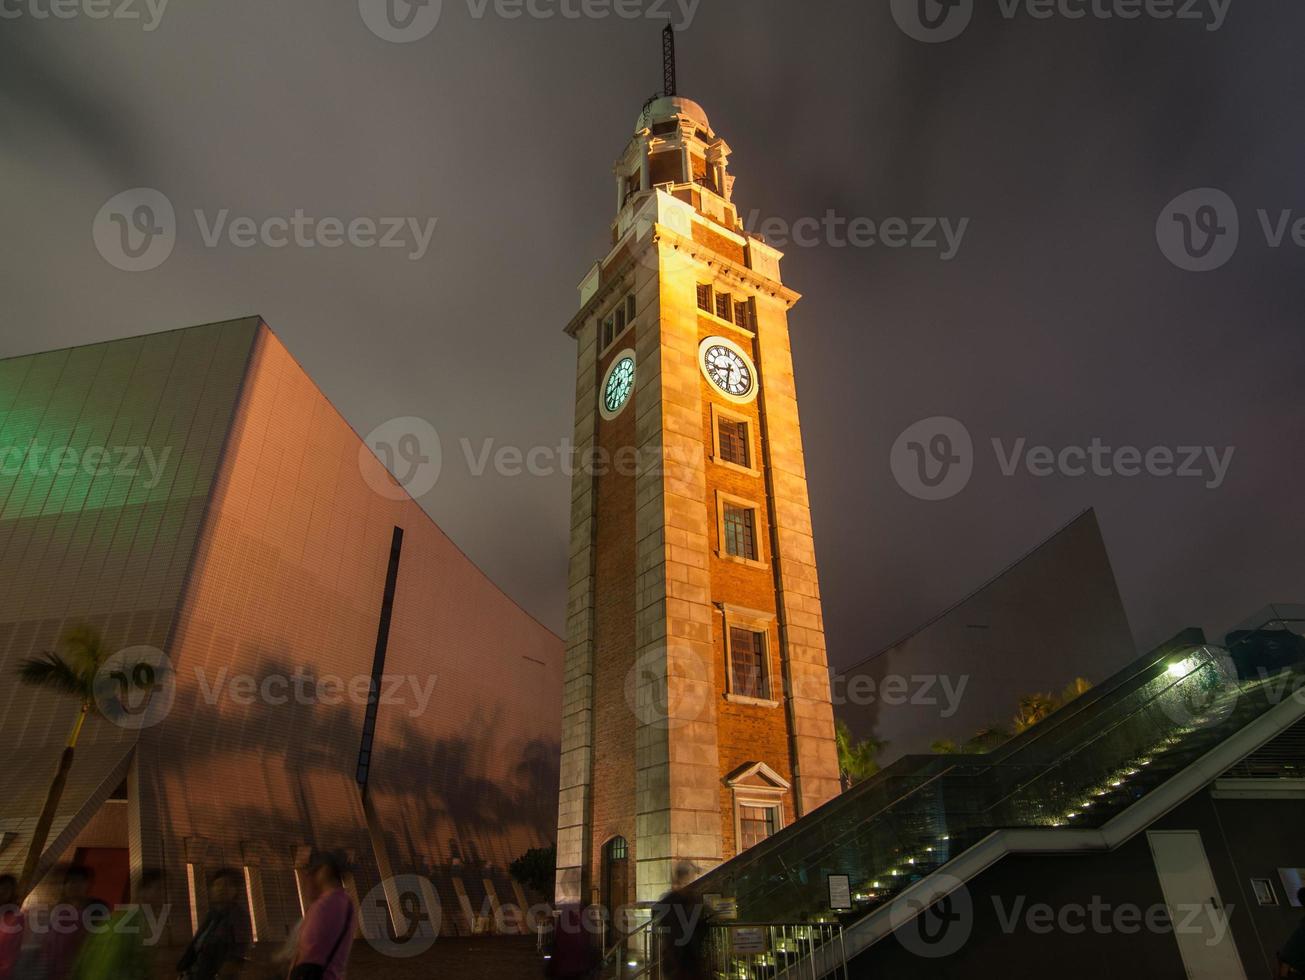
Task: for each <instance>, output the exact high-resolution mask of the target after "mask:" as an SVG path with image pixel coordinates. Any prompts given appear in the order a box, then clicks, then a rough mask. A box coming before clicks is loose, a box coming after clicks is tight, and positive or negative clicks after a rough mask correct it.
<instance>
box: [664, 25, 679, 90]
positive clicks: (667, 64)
mask: <svg viewBox="0 0 1305 980" xmlns="http://www.w3.org/2000/svg"><path fill="white" fill-rule="evenodd" d="M675 94H676V92H675V29H674V28H673V27H672V26H671V25H670V24H667V25H666V28H665V30H663V31H662V95H664V96H666V97H667V98H670V97H671V96H674V95H675Z"/></svg>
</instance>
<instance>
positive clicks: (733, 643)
mask: <svg viewBox="0 0 1305 980" xmlns="http://www.w3.org/2000/svg"><path fill="white" fill-rule="evenodd" d="M730 693H731V694H737V695H740V696H742V697H745V698H763V699H764V698H768V697H770V680H769V678H768V677H767V676H766V636H765V634H764V633H759V632H757V631H756V630H750V629H745V628H743V627H741V626H731V627H730Z"/></svg>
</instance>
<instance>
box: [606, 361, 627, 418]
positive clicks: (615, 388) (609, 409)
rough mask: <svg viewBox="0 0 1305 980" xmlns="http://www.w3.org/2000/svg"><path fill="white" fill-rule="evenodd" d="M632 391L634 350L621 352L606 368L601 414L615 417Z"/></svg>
mask: <svg viewBox="0 0 1305 980" xmlns="http://www.w3.org/2000/svg"><path fill="white" fill-rule="evenodd" d="M632 391H634V352H633V351H628V352H622V354H621V355H620V356H619V357H617V358H616V360H614V361H613V362H612V366H611V367H609V368H608V369H607V378H606V379H605V380H604V381H603V416H604V417H606V418H609V419H610V418H615V417H616V416H617V415H618V414H620V411H621V409H623V408H624V407H625V403H626V402H628V401H629V400H630V392H632Z"/></svg>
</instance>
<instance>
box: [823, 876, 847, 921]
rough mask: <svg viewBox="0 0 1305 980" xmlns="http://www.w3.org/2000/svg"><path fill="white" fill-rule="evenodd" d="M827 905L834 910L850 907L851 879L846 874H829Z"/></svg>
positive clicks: (843, 909) (839, 910)
mask: <svg viewBox="0 0 1305 980" xmlns="http://www.w3.org/2000/svg"><path fill="white" fill-rule="evenodd" d="M828 880H829V907H830V908H831V909H832V910H833V911H835V912H847V911H849V910H850V909H851V908H852V879H851V878H850V877H849V876H848V875H829V878H828Z"/></svg>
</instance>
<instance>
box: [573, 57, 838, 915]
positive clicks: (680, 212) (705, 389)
mask: <svg viewBox="0 0 1305 980" xmlns="http://www.w3.org/2000/svg"><path fill="white" fill-rule="evenodd" d="M669 77H673V76H671V73H670V72H668V78H669ZM667 88H668V92H669V93H670V94H668V95H666V96H664V97H661V98H658V99H655V100H653V101H652V102H650V103H649V104H648V105H647V106H646V107H645V108H644V110H643V112H642V113H641V114H640V116H639V118H638V120H637V122H636V124H635V131H634V135H633V137H632V138H631V140H630V141H629V143H628V144H627V146H626V147H625V150H624V152H623V153H622V155H621V157H620V159H619V160H618V161H617V163H616V166H615V168H614V174H615V182H614V184H615V186H614V192H615V198H616V208H617V212H616V218H615V220H614V221H613V223H612V232H611V249H610V251H609V252H608V253H607V255H606V257H604V258H603V259H602V260H601V261H599V262H597V263H595V264H594V266H593V268H592V269H591V270H590V271H589V274H588V275H587V276H586V277H585V278H584V281H583V282H582V283H581V284H580V311H579V312H578V313H577V314H576V316H575V317H574V319H572V320H571V322H570V324H569V325H568V326H567V328H566V332H567V333H568V334H569V335H570V336H571V337H573V338H574V339H575V340H576V342H577V348H578V357H577V375H576V409H575V445H576V449H577V455H578V459H579V460H580V465H579V466H578V467H577V472H576V476H575V478H574V482H573V485H572V496H571V545H570V580H569V593H568V610H567V611H568V616H567V653H566V670H565V691H564V707H563V734H562V773H561V775H562V778H561V800H560V805H559V812H558V856H557V863H558V870H557V898H558V901H559V902H568V903H570V902H582V903H590V902H596V903H601V904H602V905H604V906H605V907H607V908H609V909H612V910H616V909H618V908H620V907H622V906H628V905H632V904H636V903H638V904H644V903H649V902H652V901H655V900H656V899H658V898H660V897H661V896H662V895H663V894H664V893H665V892H666V891H668V890H669V889H670V888H671V887H672V886H673V885H674V884H678V883H680V882H679V881H677V878H679V877H682V876H683V875H684V874H686V873H687V874H690V875H696V874H701V873H703V872H705V871H708V870H710V869H711V868H712V867H714V866H715V865H717V864H719V863H720V862H721V861H723V860H727V859H729V858H731V857H733V856H734V855H736V854H738V853H739V852H740V851H742V850H744V849H745V848H747V847H750V846H752V845H753V844H756V843H758V842H760V841H761V840H763V839H764V838H765V837H767V836H769V835H770V834H773V833H775V832H776V831H778V830H779V829H781V828H782V827H784V826H785V825H787V824H789V823H792V822H793V821H794V820H796V819H798V818H800V817H801V816H802V815H803V814H805V813H808V812H810V811H811V810H812V809H814V808H815V807H817V806H819V805H820V804H822V803H824V802H825V801H826V800H828V799H830V798H831V797H832V796H834V795H836V794H837V793H838V791H839V772H838V761H837V753H836V750H835V746H834V722H833V712H832V708H831V704H830V693H829V675H828V668H827V665H826V659H825V639H824V627H823V621H822V617H821V608H820V589H819V585H818V582H817V575H816V557H815V548H814V545H813V541H812V531H811V515H810V509H809V503H808V499H807V482H806V469H805V463H804V460H803V454H802V437H801V431H800V429H799V425H798V403H797V391H796V388H795V385H794V379H793V360H792V353H791V350H790V347H789V331H788V311H789V309H790V308H791V307H792V306H793V304H794V303H795V302H797V300H798V294H797V293H795V292H794V291H793V290H791V289H789V288H788V287H787V286H785V285H784V284H783V282H782V281H781V278H780V272H779V262H780V253H779V252H778V251H777V250H776V249H774V248H771V247H770V246H769V245H767V244H766V243H765V242H764V241H762V240H761V239H760V238H758V237H756V236H754V235H749V234H747V233H746V232H745V231H744V229H743V227H742V223H741V222H740V220H739V217H738V212H737V210H736V208H735V206H734V204H733V200H732V199H733V185H734V178H733V177H732V176H731V175H730V173H729V157H730V148H729V146H728V145H727V144H726V143H725V141H724V140H723V139H722V138H721V137H720V136H718V135H717V134H716V132H715V130H714V129H713V128H712V125H711V123H710V122H709V121H708V118H707V115H706V113H705V112H704V111H703V110H702V108H701V107H700V106H699V105H697V103H695V102H692V101H690V100H688V99H684V98H679V97H676V96H675V95H674V88H673V83H672V82H670V81H668V86H667Z"/></svg>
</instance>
